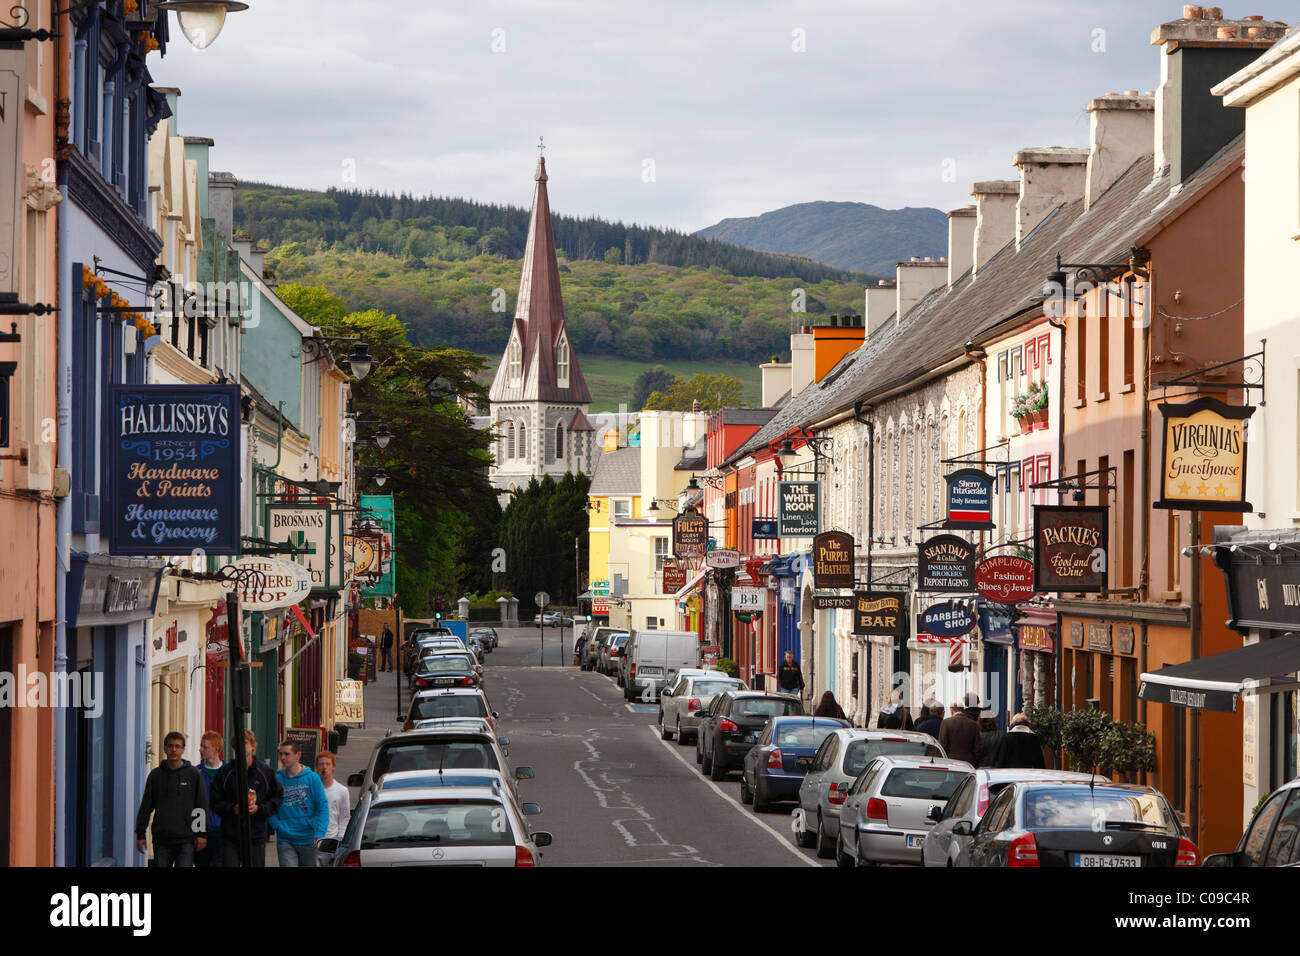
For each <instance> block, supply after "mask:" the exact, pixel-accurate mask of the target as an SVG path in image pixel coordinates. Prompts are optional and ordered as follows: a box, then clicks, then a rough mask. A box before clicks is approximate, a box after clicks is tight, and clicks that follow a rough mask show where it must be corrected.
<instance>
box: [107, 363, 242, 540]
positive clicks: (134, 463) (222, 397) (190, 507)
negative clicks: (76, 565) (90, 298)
mask: <svg viewBox="0 0 1300 956" xmlns="http://www.w3.org/2000/svg"><path fill="white" fill-rule="evenodd" d="M112 402H113V406H112V419H111V420H112V421H113V423H114V425H115V434H114V436H113V441H112V447H111V453H110V455H111V462H110V474H111V476H112V479H111V480H112V488H111V492H110V495H111V502H112V503H111V508H112V520H111V524H110V528H109V538H110V545H109V550H110V552H111V553H112V554H131V555H171V554H188V553H190V552H192V551H193V550H194V549H196V548H201V549H203V551H205V552H206V553H208V554H237V553H238V552H239V454H240V431H239V386H237V385H201V386H200V385H148V386H133V385H116V386H114V387H113V390H112Z"/></svg>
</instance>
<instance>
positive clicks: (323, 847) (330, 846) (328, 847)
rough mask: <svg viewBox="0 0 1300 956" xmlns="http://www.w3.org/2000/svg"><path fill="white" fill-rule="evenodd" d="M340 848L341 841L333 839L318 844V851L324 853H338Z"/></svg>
mask: <svg viewBox="0 0 1300 956" xmlns="http://www.w3.org/2000/svg"><path fill="white" fill-rule="evenodd" d="M338 848H339V841H338V840H335V839H333V838H330V839H328V840H321V841H320V843H318V844H316V849H318V850H320V851H321V852H322V853H336V852H338Z"/></svg>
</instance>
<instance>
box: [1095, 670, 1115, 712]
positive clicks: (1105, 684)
mask: <svg viewBox="0 0 1300 956" xmlns="http://www.w3.org/2000/svg"><path fill="white" fill-rule="evenodd" d="M1099 663H1100V665H1101V685H1100V686H1099V687H1098V688H1097V697H1098V698H1099V701H1100V703H1099V706H1100V707H1101V710H1102V712H1103V713H1106V714H1110V715H1111V716H1112V717H1113V716H1114V715H1115V710H1114V701H1115V658H1114V657H1103V658H1101V660H1100V661H1099Z"/></svg>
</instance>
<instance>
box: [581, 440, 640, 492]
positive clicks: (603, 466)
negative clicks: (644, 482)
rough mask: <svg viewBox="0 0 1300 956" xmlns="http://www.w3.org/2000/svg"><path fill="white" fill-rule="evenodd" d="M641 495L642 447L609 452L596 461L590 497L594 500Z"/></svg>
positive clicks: (636, 446) (635, 446)
mask: <svg viewBox="0 0 1300 956" xmlns="http://www.w3.org/2000/svg"><path fill="white" fill-rule="evenodd" d="M640 493H641V447H640V446H639V445H631V446H629V447H625V448H620V449H619V450H618V451H607V452H605V453H604V454H603V455H601V456H600V458H598V459H597V460H596V473H595V474H594V475H593V476H592V478H591V489H590V490H589V491H588V492H587V494H588V495H590V496H591V497H594V498H599V497H607V496H610V495H638V494H640Z"/></svg>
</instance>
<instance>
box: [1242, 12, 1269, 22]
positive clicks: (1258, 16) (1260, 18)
mask: <svg viewBox="0 0 1300 956" xmlns="http://www.w3.org/2000/svg"><path fill="white" fill-rule="evenodd" d="M1242 19H1243V20H1263V19H1264V18H1263V17H1262V16H1260V15H1259V14H1258V13H1257V14H1255V15H1254V16H1251V17H1242Z"/></svg>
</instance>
